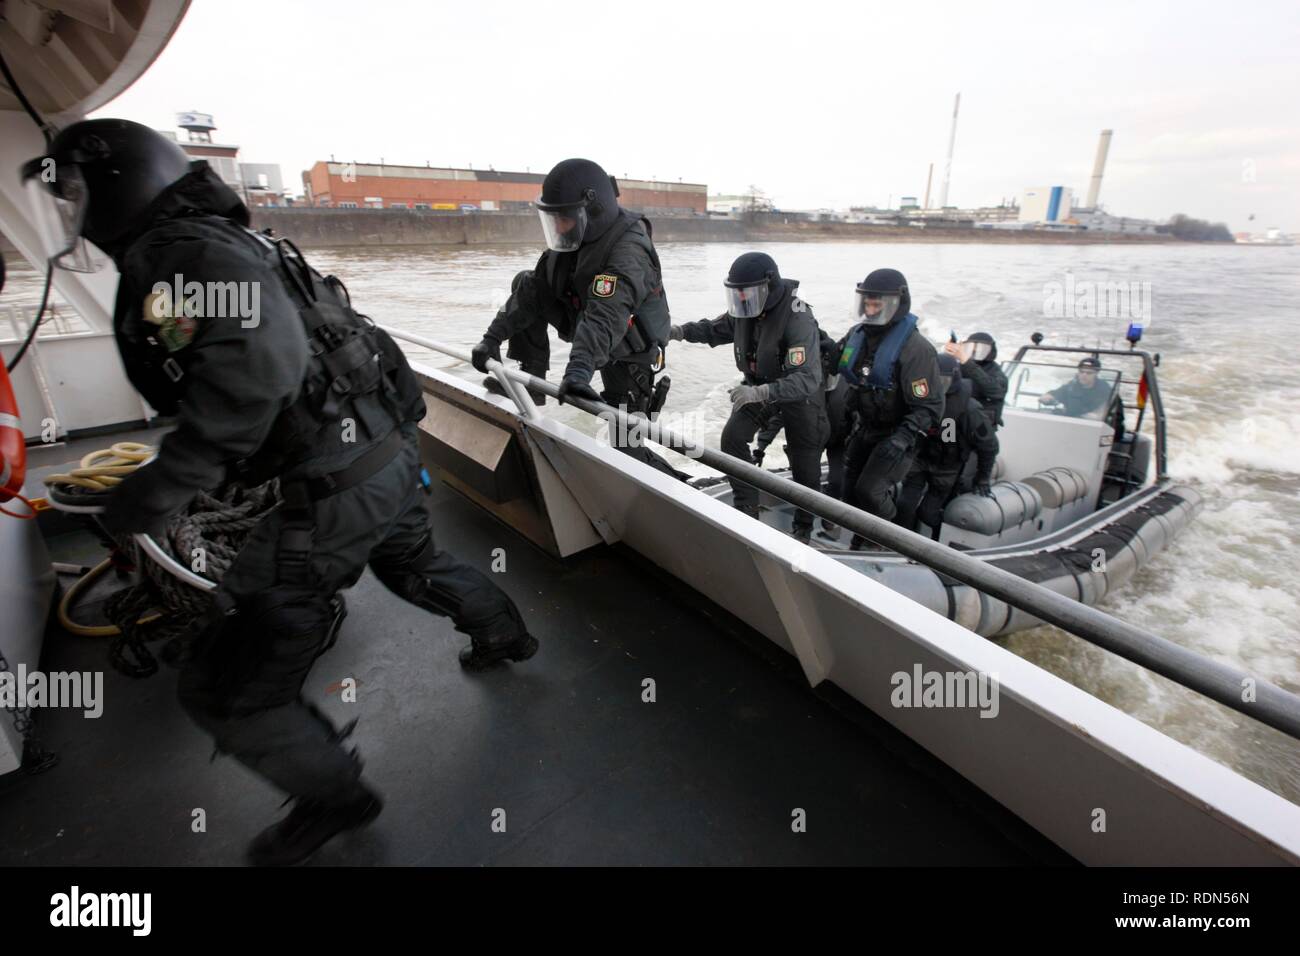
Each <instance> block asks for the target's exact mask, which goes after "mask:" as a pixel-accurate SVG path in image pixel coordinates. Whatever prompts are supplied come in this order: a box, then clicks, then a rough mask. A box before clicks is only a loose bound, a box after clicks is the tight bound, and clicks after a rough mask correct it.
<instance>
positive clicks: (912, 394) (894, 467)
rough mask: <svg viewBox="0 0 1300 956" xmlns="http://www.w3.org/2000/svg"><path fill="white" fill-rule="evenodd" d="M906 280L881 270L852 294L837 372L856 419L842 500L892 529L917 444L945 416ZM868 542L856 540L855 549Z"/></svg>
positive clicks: (933, 359)
mask: <svg viewBox="0 0 1300 956" xmlns="http://www.w3.org/2000/svg"><path fill="white" fill-rule="evenodd" d="M911 304H912V298H911V294H910V293H909V291H908V288H907V280H906V279H905V278H904V277H903V274H902V273H901V272H899V271H898V270H897V269H877V270H876V271H874V272H872V273H871V274H870V275H869V276H867V277H866V279H864V280H863V281H862V282H861V283H859V284H858V286H857V289H856V292H855V294H854V315H855V316H856V317H857V324H856V325H854V326H853V327H852V328H851V329H849V332H848V334H847V335H846V336H845V337H844V338H843V339H841V340H840V360H839V365H838V367H839V372H840V374H841V375H842V376H844V377H845V378H846V379H847V380H848V382H849V385H850V387H851V388H852V392H851V394H850V396H849V402H848V404H849V414H850V415H852V416H855V417H856V426H855V431H854V433H853V435H852V437H851V438H850V439H849V443H848V449H847V451H846V452H845V461H844V486H843V489H842V494H841V497H842V499H843V500H844V501H845V502H846V503H848V504H851V505H855V506H857V507H859V508H862V509H863V510H865V511H869V512H870V513H871V514H874V515H876V516H878V517H881V518H884V519H886V520H889V521H892V520H893V518H894V516H895V513H896V511H897V508H896V506H895V503H894V486H895V484H896V483H897V482H899V481H901V480H902V479H903V478H904V477H905V476H906V475H907V473H908V471H910V470H911V467H912V460H913V459H914V458H915V456H916V444H917V442H918V441H919V440H920V439H921V438H922V437H923V436H925V435H926V434H927V433H928V432H929V430H930V428H931V427H932V426H934V425H936V424H938V422H939V419H940V418H941V417H942V414H943V390H942V389H941V388H940V382H939V362H938V356H937V353H936V352H935V348H934V346H933V345H931V344H930V342H929V340H927V339H926V338H925V336H923V335H922V334H921V333H920V331H919V330H918V329H917V327H916V323H917V318H916V316H915V315H913V314H912V313H911V312H910V311H909V310H910V308H911ZM863 544H865V541H864V539H862V538H861V537H860V536H857V535H855V536H854V539H853V546H854V547H855V548H857V547H861V546H862V545H863Z"/></svg>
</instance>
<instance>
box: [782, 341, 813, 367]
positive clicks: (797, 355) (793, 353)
mask: <svg viewBox="0 0 1300 956" xmlns="http://www.w3.org/2000/svg"><path fill="white" fill-rule="evenodd" d="M807 360H808V352H807V351H806V350H805V349H804V347H803V346H802V345H796V346H795V347H794V348H792V349H791V350H790V351H788V352H786V353H785V364H786V365H789V366H790V367H791V368H793V367H795V366H796V365H802V364H803V363H804V362H806V361H807Z"/></svg>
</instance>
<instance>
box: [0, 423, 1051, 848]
mask: <svg viewBox="0 0 1300 956" xmlns="http://www.w3.org/2000/svg"><path fill="white" fill-rule="evenodd" d="M157 435H158V433H157V432H156V431H155V432H149V433H145V434H144V435H143V436H140V435H121V436H112V439H119V438H126V439H131V438H140V437H143V440H156V438H157ZM112 439H109V438H105V437H100V438H90V439H82V440H79V441H74V442H72V443H69V444H68V445H66V446H62V447H59V448H51V449H45V450H39V451H36V452H35V453H34V454H33V456H32V462H31V469H32V472H33V475H34V476H39V475H40V474H41V473H43V471H44V470H46V469H48V468H49V467H50V466H51V464H52V463H54V462H56V461H57V462H66V461H73V460H75V459H77V458H79V457H80V456H81V455H82V454H84V453H85V452H86V451H88V450H91V449H94V448H100V447H105V446H107V445H108V444H110V443H111V440H112ZM429 507H430V510H431V513H432V516H433V521H434V526H435V531H436V533H437V535H438V536H439V539H440V541H441V543H442V545H443V546H444V547H446V548H447V549H449V550H451V551H453V552H454V553H455V554H457V555H458V556H459V557H461V558H462V559H463V560H466V561H467V562H469V563H470V564H473V565H475V566H477V567H479V568H480V569H482V570H484V571H488V570H489V567H490V564H491V561H492V549H493V548H495V547H505V548H506V550H507V571H506V573H504V574H498V575H495V579H496V580H498V581H499V583H501V585H502V586H503V587H504V588H505V589H506V590H507V591H508V592H509V593H510V594H511V595H512V597H513V598H514V599H515V601H516V602H518V604H519V606H520V609H521V610H522V612H523V613H524V615H525V618H526V619H527V620H528V622H529V626H530V629H531V630H532V631H533V633H534V634H536V636H537V637H538V638H539V639H540V641H541V650H540V652H539V653H538V654H537V656H536V657H534V658H533V659H532V660H530V661H528V662H526V663H524V664H514V665H505V666H502V667H500V668H499V669H496V670H494V671H491V672H489V673H486V674H482V675H470V674H466V673H464V672H463V671H462V670H461V669H460V667H459V666H458V664H457V662H456V652H457V650H458V649H459V647H460V646H461V645H462V644H463V643H464V640H465V639H464V638H463V637H462V636H461V635H459V634H458V633H456V632H455V631H454V630H453V629H452V627H451V625H450V622H448V621H446V620H444V619H440V618H436V617H433V616H431V615H429V614H427V613H426V612H424V611H421V610H419V609H417V608H415V607H413V606H410V605H407V604H404V603H403V602H401V601H400V600H399V599H397V598H396V597H394V596H393V595H392V594H390V593H389V592H388V591H387V590H385V589H384V588H383V587H382V586H381V585H380V584H379V583H378V582H377V581H376V580H375V579H374V578H373V577H372V576H371V575H370V574H369V572H367V574H366V575H365V576H364V577H363V578H362V580H361V582H360V583H359V584H358V585H357V587H355V588H353V589H352V590H351V591H350V592H348V595H347V598H348V607H349V615H348V618H347V620H346V622H345V623H344V626H343V630H342V634H341V636H340V638H339V641H338V643H337V644H336V645H335V646H334V648H333V649H332V650H330V651H329V652H328V653H327V654H326V655H324V656H323V657H322V658H321V659H320V660H319V661H318V662H317V664H316V666H315V668H314V669H313V671H312V673H311V675H310V677H309V679H308V682H307V685H306V687H305V689H304V694H305V696H306V697H307V698H308V699H309V700H311V701H312V702H314V703H316V704H318V705H319V706H320V707H321V708H322V709H323V710H324V711H325V713H327V714H328V715H329V716H330V717H331V718H332V719H333V720H335V721H336V722H338V723H339V724H342V723H344V722H346V721H349V720H351V719H352V718H353V717H359V718H360V720H359V723H358V725H357V728H356V732H355V734H354V735H353V737H352V738H351V740H350V743H352V744H355V745H356V746H358V747H359V748H360V752H361V754H362V756H363V757H364V759H365V761H366V775H367V778H368V779H369V780H370V782H371V783H372V785H374V786H375V787H376V788H377V789H379V790H380V791H381V792H382V794H383V795H384V797H385V800H386V808H385V810H384V813H383V814H382V815H381V816H380V817H379V818H378V819H377V820H376V821H375V822H374V823H373V824H372V825H371V826H369V827H368V828H366V829H364V830H361V831H357V832H355V833H352V834H348V835H346V836H344V837H341V838H339V839H336V840H334V841H332V842H331V843H330V844H328V845H327V846H326V847H325V848H324V849H323V850H322V851H321V852H319V853H318V854H317V855H316V856H315V857H314V858H313V860H312V863H313V864H315V865H369V864H396V865H533V864H615V865H679V864H684V865H694V864H715V865H741V864H760V865H810V864H821V865H854V864H859V865H860V864H868V865H934V864H938V865H963V864H983V865H1029V864H1069V863H1071V862H1072V861H1071V859H1070V858H1069V857H1068V856H1066V855H1065V854H1064V853H1062V852H1061V851H1060V850H1059V849H1057V848H1056V847H1055V846H1054V845H1053V844H1051V843H1050V842H1049V841H1047V840H1046V839H1045V838H1044V837H1042V836H1041V835H1040V834H1038V833H1037V832H1036V831H1034V830H1033V829H1031V828H1030V827H1029V826H1027V825H1026V824H1025V823H1023V822H1022V821H1021V820H1019V819H1018V818H1017V817H1015V816H1014V815H1012V814H1011V813H1009V812H1008V811H1007V810H1005V809H1004V808H1002V807H1001V806H1000V805H998V804H997V803H996V802H994V801H993V800H992V799H990V798H989V797H987V796H986V795H985V794H983V793H982V792H981V791H979V790H978V789H977V788H975V787H974V786H973V785H972V784H970V783H969V782H967V781H966V780H965V779H963V778H962V777H960V776H959V775H958V774H956V773H955V772H954V771H952V770H950V769H949V768H948V767H946V766H945V765H944V764H942V763H941V762H939V761H938V760H936V759H935V758H934V757H932V756H930V755H929V754H928V753H927V752H925V751H924V750H922V749H921V748H920V747H919V746H917V745H916V744H914V743H913V742H911V741H910V740H909V739H907V738H906V737H905V736H903V735H902V734H900V733H899V732H898V731H897V730H895V729H893V728H892V727H891V726H889V725H888V724H887V723H886V722H885V721H883V720H881V719H880V718H878V717H876V716H874V715H873V714H871V713H870V712H869V711H867V710H866V709H865V708H863V707H862V706H861V705H859V704H858V703H857V702H856V701H854V700H852V699H851V698H850V697H849V696H848V695H847V694H844V693H843V692H841V691H839V690H838V689H836V688H835V687H833V686H832V685H830V684H829V683H826V684H823V685H822V686H821V687H819V688H817V689H816V690H813V689H810V688H809V687H808V686H807V683H806V681H805V680H804V678H803V675H802V672H801V670H800V668H799V667H798V665H797V663H796V662H795V660H794V658H792V657H790V656H789V655H787V654H785V652H783V651H781V650H780V649H778V648H777V647H775V646H774V645H772V644H771V643H769V642H768V641H767V640H766V639H765V638H763V637H762V636H761V635H759V634H757V633H756V632H754V631H752V630H751V629H749V628H748V627H747V626H745V625H744V624H742V623H740V622H739V621H737V620H736V619H735V618H733V617H732V616H730V615H729V614H727V613H726V612H725V611H722V610H721V609H720V608H718V607H717V606H716V605H714V604H712V603H711V602H709V601H707V600H705V599H703V598H701V597H700V596H699V595H697V594H696V593H695V592H693V591H691V590H690V589H688V588H686V587H684V586H682V585H681V584H680V583H678V582H676V581H675V580H673V579H671V578H669V577H667V576H666V575H662V574H661V573H660V572H659V571H658V570H657V569H656V568H654V567H652V566H649V565H648V564H646V563H645V562H644V561H643V560H642V559H641V558H639V557H638V556H637V555H636V554H634V553H633V552H631V551H630V550H628V549H625V548H622V547H620V546H617V545H616V546H613V547H605V546H602V547H599V548H595V549H591V550H589V551H587V552H584V553H583V554H581V555H578V556H576V557H574V558H571V559H569V560H567V561H563V562H562V561H558V560H556V559H554V558H552V557H550V556H548V555H546V554H544V553H543V552H541V551H539V550H537V549H535V548H533V547H532V546H531V545H530V544H528V543H527V542H526V541H525V540H524V539H523V538H521V537H518V536H516V535H515V534H514V532H512V531H510V530H509V529H507V528H505V527H504V526H503V525H501V524H499V523H498V522H497V521H496V520H495V519H494V518H492V517H491V516H489V515H488V514H487V513H485V512H483V511H481V510H480V509H478V508H477V507H476V506H474V505H472V504H470V503H468V502H466V501H465V500H464V499H463V498H461V497H460V496H458V495H457V494H455V493H454V492H452V491H451V490H450V489H448V488H446V487H445V486H442V485H440V484H438V485H435V488H434V493H433V495H432V496H431V497H430V499H429ZM67 517H68V516H64V515H59V516H57V518H58V519H60V520H59V521H57V522H52V523H51V525H52V527H51V530H50V532H49V534H48V540H49V544H50V550H51V554H52V557H53V559H54V560H55V561H65V562H73V563H85V564H91V563H94V562H95V561H98V560H99V559H100V558H101V557H102V551H101V549H100V547H99V545H97V544H96V542H95V541H94V539H93V537H92V536H91V535H89V534H88V533H86V532H84V531H82V530H78V529H75V528H71V527H69V526H68V525H67V524H66V523H65V522H66V521H67ZM77 520H80V519H77ZM59 525H62V529H60V527H58V526H59ZM71 580H72V579H71V578H67V577H64V578H62V583H63V584H64V586H66V585H67V584H69V583H71ZM94 599H95V592H92V594H91V600H90V602H89V603H88V604H87V605H86V606H84V607H83V609H82V610H81V612H80V614H79V616H80V617H91V616H93V614H94V610H95V608H94ZM106 641H107V639H104V638H85V637H74V636H72V635H69V634H67V633H66V632H64V631H63V630H62V629H61V628H59V627H58V625H57V623H52V624H51V627H50V630H49V631H48V633H47V635H46V640H45V646H44V650H43V657H42V662H41V663H42V667H43V669H44V670H46V671H72V670H78V671H87V670H91V671H104V675H105V676H104V698H105V706H104V712H103V715H102V717H100V718H99V719H95V720H88V719H85V718H83V716H82V715H81V713H80V712H79V711H68V710H45V711H41V712H39V715H38V721H39V724H38V726H39V732H40V735H41V738H42V741H43V743H44V744H45V745H46V746H47V747H48V748H50V749H52V750H54V751H56V752H57V753H58V755H59V758H60V760H59V763H58V765H57V766H56V767H54V768H53V769H51V770H49V771H47V772H45V773H43V774H39V775H33V776H24V775H22V774H20V773H15V774H10V775H8V776H6V777H0V863H9V864H30V865H74V866H82V865H130V866H153V865H190V864H199V865H232V864H239V863H242V862H243V852H244V848H245V847H246V845H247V843H248V842H249V840H251V839H252V837H253V836H254V835H255V834H256V833H257V832H258V831H259V830H260V829H262V828H263V827H265V826H266V825H268V824H269V823H271V822H273V821H274V820H275V819H277V818H278V817H279V816H280V815H281V814H282V813H283V812H284V811H283V810H282V809H281V807H280V805H281V802H282V801H283V799H284V796H285V795H284V794H281V793H279V792H277V791H275V790H274V789H273V788H272V787H271V786H270V785H268V784H266V783H264V782H263V781H261V780H260V779H259V778H258V777H256V776H254V775H253V774H252V773H251V772H250V771H248V770H246V769H244V768H243V767H241V766H240V765H239V764H237V763H236V762H235V761H233V760H231V759H230V758H227V757H218V758H216V759H215V760H214V759H212V753H213V748H212V744H211V741H210V739H209V738H208V737H207V736H206V735H205V734H204V733H202V732H201V731H200V730H199V729H198V728H197V727H195V726H194V725H193V724H191V722H190V721H189V719H188V718H187V717H186V716H185V715H184V714H183V713H182V711H181V710H180V708H179V705H178V704H177V702H176V697H175V690H176V681H177V673H176V671H174V670H172V669H170V668H168V667H165V666H164V667H163V668H162V669H161V670H160V672H159V673H158V674H156V675H154V676H153V677H150V678H146V679H143V680H132V679H130V678H127V677H124V676H122V675H120V674H118V673H117V672H115V671H113V670H112V669H111V668H109V667H108V666H107V643H106ZM345 677H354V678H355V679H356V682H357V702H356V703H346V702H344V701H342V700H341V699H340V694H339V690H338V688H339V682H340V681H341V680H342V679H343V678H345ZM645 678H653V680H654V682H655V690H656V700H655V701H654V702H653V703H647V702H644V701H643V699H642V693H643V691H642V687H643V684H642V682H643V680H644V679H645ZM199 808H201V809H203V811H204V812H205V816H206V832H202V833H195V832H193V830H192V827H191V821H192V820H193V818H194V817H193V814H194V811H195V810H196V809H199ZM797 809H799V810H803V811H804V813H805V815H806V830H805V832H795V831H794V828H793V827H792V821H793V819H794V814H795V811H796V810H797ZM498 810H503V811H505V824H506V826H505V832H495V831H494V828H493V821H494V818H495V819H500V817H501V814H500V813H497V812H496V811H498Z"/></svg>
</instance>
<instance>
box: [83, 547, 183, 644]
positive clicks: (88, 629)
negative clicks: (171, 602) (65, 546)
mask: <svg viewBox="0 0 1300 956" xmlns="http://www.w3.org/2000/svg"><path fill="white" fill-rule="evenodd" d="M112 566H113V559H112V558H105V559H104V560H103V561H101V562H99V564H97V565H95V566H94V567H93V568H91V569H90V571H89V573H87V574H85V575H83V576H82V577H80V578H78V579H77V582H76V583H75V584H73V585H72V587H70V588H68V590H67V591H66V592H64V595H63V600H61V601H59V623H60V624H61V625H63V629H64V630H65V631H67V632H68V633H69V634H76V635H78V636H80V637H116V636H117V635H118V634H121V633H122V631H121V630H120V629H119V628H117V627H116V626H114V625H112V624H78V623H77V622H76V621H74V620H73V619H72V617H71V616H70V612H71V610H72V605H73V603H74V602H75V601H76V600H77V599H78V598H79V597H81V592H82V591H84V590H85V589H86V588H88V587H90V585H91V584H93V583H94V582H95V581H96V580H97V579H98V578H99V577H100V575H102V574H103V573H104V572H105V571H107V570H108V569H109V568H111V567H112ZM160 617H162V613H161V612H159V611H154V612H153V613H152V614H147V615H145V616H144V617H142V618H140V620H138V621H137V622H136V623H137V624H152V623H153V622H154V621H156V620H158V618H160Z"/></svg>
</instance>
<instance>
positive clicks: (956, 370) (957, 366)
mask: <svg viewBox="0 0 1300 956" xmlns="http://www.w3.org/2000/svg"><path fill="white" fill-rule="evenodd" d="M939 381H940V382H942V383H943V391H944V394H945V395H952V394H954V393H955V392H957V391H958V390H960V389H961V363H960V362H958V361H957V357H956V356H955V355H949V354H948V353H947V352H940V353H939Z"/></svg>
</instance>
